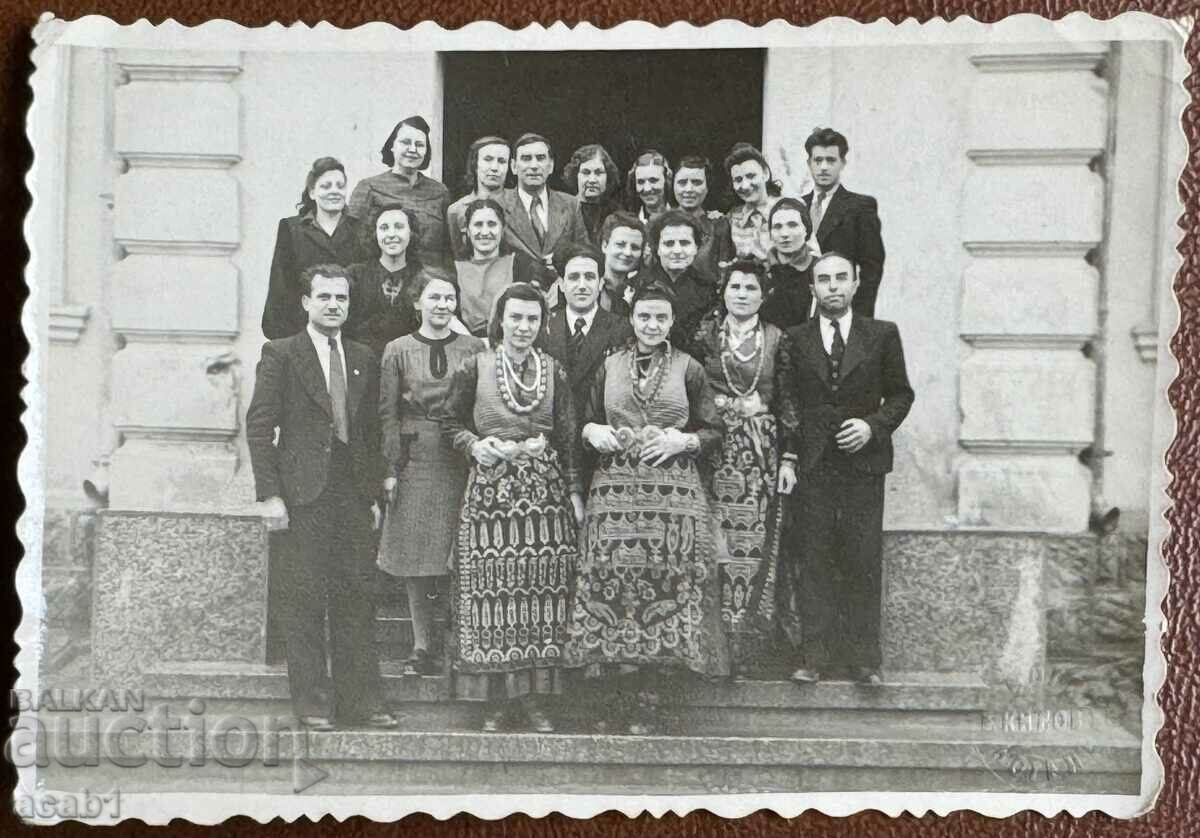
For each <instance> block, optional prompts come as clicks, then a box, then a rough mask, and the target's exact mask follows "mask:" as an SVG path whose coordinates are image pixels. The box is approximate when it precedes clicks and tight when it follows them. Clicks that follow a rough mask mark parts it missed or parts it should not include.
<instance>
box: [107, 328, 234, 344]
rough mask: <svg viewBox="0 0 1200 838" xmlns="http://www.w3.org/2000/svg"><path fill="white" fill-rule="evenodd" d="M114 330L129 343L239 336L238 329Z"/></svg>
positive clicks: (207, 340) (205, 340)
mask: <svg viewBox="0 0 1200 838" xmlns="http://www.w3.org/2000/svg"><path fill="white" fill-rule="evenodd" d="M113 331H114V332H116V333H117V334H119V335H120V336H121V337H123V338H125V341H126V342H127V343H213V342H230V341H233V340H235V339H236V338H237V336H238V332H236V331H212V330H202V329H196V330H191V329H138V328H122V327H119V326H114V327H113Z"/></svg>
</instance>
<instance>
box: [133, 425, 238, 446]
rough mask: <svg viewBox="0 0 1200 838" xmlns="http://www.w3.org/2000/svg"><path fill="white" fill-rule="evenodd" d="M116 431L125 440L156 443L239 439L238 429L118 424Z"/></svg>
mask: <svg viewBox="0 0 1200 838" xmlns="http://www.w3.org/2000/svg"><path fill="white" fill-rule="evenodd" d="M115 427H116V429H117V430H118V431H120V432H121V433H122V435H124V437H125V439H127V440H131V439H138V440H150V441H156V442H231V441H233V440H234V439H236V438H237V435H238V428H236V427H234V428H201V427H186V426H176V427H169V428H164V427H160V426H151V425H133V424H123V423H116V425H115Z"/></svg>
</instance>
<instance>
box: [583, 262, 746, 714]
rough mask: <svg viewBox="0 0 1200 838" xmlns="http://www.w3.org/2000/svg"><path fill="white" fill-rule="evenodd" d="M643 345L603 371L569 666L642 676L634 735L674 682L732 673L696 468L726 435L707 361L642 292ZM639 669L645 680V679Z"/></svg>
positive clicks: (595, 387)
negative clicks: (677, 674)
mask: <svg viewBox="0 0 1200 838" xmlns="http://www.w3.org/2000/svg"><path fill="white" fill-rule="evenodd" d="M632 305H633V309H632V314H631V315H630V322H631V323H632V325H633V332H634V340H633V341H631V342H630V344H629V345H627V346H626V347H625V348H624V349H622V350H620V351H618V352H614V353H612V354H610V355H609V356H608V357H607V358H606V359H605V360H604V365H603V366H602V367H601V368H600V369H599V370H598V371H597V373H596V378H595V380H594V382H593V384H592V392H591V397H590V399H589V402H588V407H587V409H586V410H585V412H584V418H585V422H586V424H585V425H584V428H583V440H584V443H585V444H586V445H588V446H590V447H591V448H592V449H593V450H595V451H596V452H597V454H598V456H599V459H598V461H597V464H596V469H595V471H594V472H593V475H592V482H591V486H590V488H589V491H588V499H587V511H586V515H585V518H584V531H583V537H582V538H581V540H580V543H581V548H580V556H579V573H578V576H577V578H576V581H575V592H574V597H573V604H572V610H571V621H570V640H569V641H568V644H567V650H566V654H567V663H568V665H570V666H574V667H585V672H586V674H588V675H591V676H593V677H596V676H611V677H610V678H609V680H610V681H613V680H615V679H616V676H619V675H621V674H631V673H635V674H634V675H633V677H632V678H630V679H628V680H629V681H630V683H627V684H626V685H625V688H624V689H621V690H620V692H621V694H623V695H638V696H639V701H638V704H637V706H636V707H626V708H622V709H624V710H626V711H627V712H629V713H630V714H631V715H630V716H629V717H627V718H626V721H627V722H628V723H629V732H630V733H634V734H639V733H648V732H651V731H653V730H654V728H655V722H656V720H655V718H654V717H653V715H652V714H653V710H652V708H653V705H654V704H655V701H656V699H655V696H654V690H655V687H656V685H657V683H658V682H660V681H662V679H663V677H664V676H665V674H666V673H667V672H670V671H672V670H674V671H679V670H689V671H692V672H695V673H699V674H702V675H727V674H728V673H729V663H730V662H729V650H728V645H727V641H726V638H725V636H724V632H723V631H722V629H721V600H720V587H719V583H718V575H717V567H716V556H715V553H714V532H713V528H712V527H713V522H712V518H711V514H710V513H711V510H710V508H709V504H708V499H707V496H706V494H705V491H704V486H703V484H702V482H701V477H700V471H699V468H698V464H699V461H700V458H701V457H702V456H704V455H705V454H711V453H712V452H714V451H715V450H716V448H717V447H718V446H719V445H720V441H721V433H722V430H723V426H722V422H721V418H720V416H719V415H718V414H717V408H716V404H715V400H714V394H713V390H712V387H711V386H710V385H709V383H708V378H707V376H705V374H704V368H703V367H701V365H700V363H699V362H698V361H696V360H695V359H694V358H692V357H691V356H689V355H688V354H686V353H684V352H681V351H679V350H678V349H676V348H674V347H673V346H672V345H671V342H670V341H669V340H668V339H667V335H668V334H669V333H670V331H671V325H672V320H673V314H672V311H673V298H672V295H671V293H670V292H669V291H666V290H665V289H663V288H661V287H660V286H658V285H654V284H652V285H649V286H647V287H644V288H642V289H641V290H639V291H638V292H637V293H636V294H635V295H634V298H633V304H632ZM639 668H642V669H643V670H644V671H641V672H638V670H639Z"/></svg>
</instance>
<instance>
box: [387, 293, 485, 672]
mask: <svg viewBox="0 0 1200 838" xmlns="http://www.w3.org/2000/svg"><path fill="white" fill-rule="evenodd" d="M411 297H412V298H413V299H414V303H413V307H414V309H415V311H416V315H417V320H418V321H419V322H420V326H419V327H418V328H417V330H416V331H415V332H412V333H411V334H407V335H404V336H403V337H399V338H397V339H395V340H393V341H391V342H390V343H388V345H387V347H386V348H385V349H384V350H383V364H382V367H381V376H380V388H379V418H380V426H381V430H382V434H383V457H384V460H385V461H386V463H387V477H386V478H385V479H384V481H383V490H384V493H385V495H386V497H387V510H386V517H385V519H384V524H383V532H382V536H381V538H380V544H379V566H380V568H381V569H383V570H384V571H386V572H387V573H389V574H392V575H393V576H399V577H401V578H402V579H403V580H404V588H405V592H406V593H407V595H408V607H409V614H410V615H411V616H412V631H413V649H412V655H411V657H410V658H409V660H408V662H407V669H408V671H411V672H413V673H415V674H418V675H433V674H435V673H436V672H437V670H438V667H437V666H436V664H435V662H434V660H433V657H432V655H431V654H430V652H431V648H430V647H431V645H432V644H431V643H430V640H431V639H432V637H433V619H434V615H433V599H432V598H433V597H434V596H435V595H436V593H437V587H438V586H437V582H438V579H441V578H444V577H445V576H446V574H447V573H448V572H449V566H450V562H451V559H452V557H451V553H452V552H453V547H454V535H455V531H456V529H457V524H458V516H459V512H460V510H461V504H462V494H463V488H464V486H465V485H466V481H467V469H466V465H465V464H464V463H463V460H462V457H460V456H459V455H458V453H457V452H455V451H454V449H453V448H452V447H451V446H450V444H449V443H448V442H446V440H445V439H443V437H442V435H441V428H440V426H439V424H438V422H437V420H436V419H434V418H433V413H434V409H435V408H436V407H438V406H439V405H440V404H441V403H442V401H443V400H444V399H445V397H446V393H447V392H448V391H449V389H450V375H451V373H452V372H453V371H454V370H456V369H458V368H459V367H460V366H462V364H463V363H464V362H465V361H466V359H467V358H469V357H471V356H472V355H474V354H475V353H477V352H480V351H482V350H483V348H484V345H483V341H481V340H479V339H478V338H474V337H471V336H470V335H460V334H458V333H456V332H455V331H454V330H453V329H452V328H451V325H452V324H453V323H454V318H455V314H456V312H457V310H458V289H457V288H456V287H455V285H454V283H453V282H451V281H450V280H447V279H443V278H440V277H437V276H434V275H432V274H428V273H422V274H418V275H417V276H416V278H415V279H414V281H413V283H412V288H411Z"/></svg>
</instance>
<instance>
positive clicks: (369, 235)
mask: <svg viewBox="0 0 1200 838" xmlns="http://www.w3.org/2000/svg"><path fill="white" fill-rule="evenodd" d="M395 210H399V211H400V212H402V213H404V217H405V218H407V219H408V229H409V232H410V236H409V239H408V247H406V248H405V249H404V255H405V259H406V260H407V261H410V262H411V261H412V259H413V256H414V254H415V252H416V247H415V246H414V245H415V244H416V241H417V239H418V238H420V236H421V222H420V221H418V220H417V214H416V213H415V212H413V211H412V210H410V209H409V208H408V207H406V206H404V205H403V204H399V203H396V202H395V201H390V202H388V203H386V204H380V205H379V206H377V207H375V209H373V210H371V217H370V220H369V221H368V223H367V226H366V227H365V228H363V231H362V235H363V239H364V240H365V244H366V246H367V249H368V250H369V251H370V252H371V253H372V254H373V255H374V256H375V258H376V259H378V258H379V256H380V254H382V253H383V249H382V248H380V246H379V239H377V238H376V237H375V228H376V227H378V226H379V218H380V216H382V215H383V214H384V213H385V212H393V211H395Z"/></svg>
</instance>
